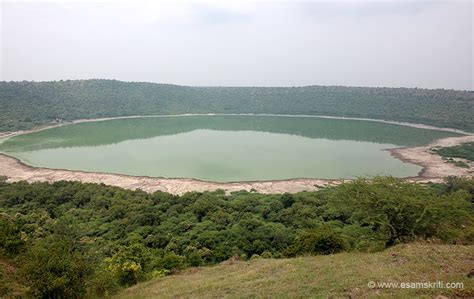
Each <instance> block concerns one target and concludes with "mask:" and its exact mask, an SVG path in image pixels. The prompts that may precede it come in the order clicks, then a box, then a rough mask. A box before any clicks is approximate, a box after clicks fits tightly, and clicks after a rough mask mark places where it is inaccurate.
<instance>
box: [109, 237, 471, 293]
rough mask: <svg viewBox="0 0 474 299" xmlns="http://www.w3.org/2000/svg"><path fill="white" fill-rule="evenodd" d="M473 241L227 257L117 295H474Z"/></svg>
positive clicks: (140, 285)
mask: <svg viewBox="0 0 474 299" xmlns="http://www.w3.org/2000/svg"><path fill="white" fill-rule="evenodd" d="M473 251H474V246H461V245H433V244H431V245H429V244H416V243H415V244H404V245H398V246H396V247H393V248H390V249H388V250H386V251H384V252H379V253H340V254H334V255H329V256H313V257H300V258H292V259H258V260H253V261H249V262H245V261H235V262H231V261H227V262H224V263H221V264H219V265H217V266H213V267H202V268H191V269H188V270H186V271H184V272H182V273H179V274H177V275H171V276H167V277H163V278H157V279H154V280H151V281H148V282H145V283H140V284H138V285H135V286H133V287H131V288H128V289H126V290H125V291H123V292H121V293H119V294H118V295H117V296H116V298H171V297H173V298H191V297H192V298H226V297H230V298H270V297H272V298H274V297H278V298H311V297H313V298H314V297H315V298H328V297H335V298H361V297H378V298H415V297H425V298H434V297H436V296H438V295H444V296H453V297H454V296H459V297H471V298H472V296H474V278H468V276H467V274H468V273H469V272H470V271H471V270H472V269H473V268H474V262H473V260H472V252H473ZM370 281H374V282H376V283H382V282H387V283H390V282H393V283H403V282H404V283H413V282H437V281H442V282H460V283H463V285H464V287H463V288H458V289H447V288H417V289H414V288H408V289H402V288H382V287H380V286H379V287H375V288H369V287H368V283H369V282H370Z"/></svg>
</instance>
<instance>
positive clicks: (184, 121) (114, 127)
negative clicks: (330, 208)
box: [0, 115, 456, 182]
mask: <svg viewBox="0 0 474 299" xmlns="http://www.w3.org/2000/svg"><path fill="white" fill-rule="evenodd" d="M448 136H456V134H455V133H450V132H443V131H433V130H424V129H416V128H410V127H406V126H400V125H393V124H384V123H377V122H370V121H358V120H334V119H321V118H314V117H277V116H231V115H228V116H224V115H216V116H179V117H153V118H134V119H116V120H109V121H100V122H90V123H80V124H74V125H66V126H62V127H57V128H53V129H49V130H44V131H39V132H35V133H32V134H26V135H20V136H16V137H12V138H9V139H7V140H5V141H4V142H2V143H1V144H0V151H2V152H4V153H7V154H9V155H12V156H15V157H17V158H19V159H20V160H21V161H23V162H25V163H26V164H29V165H33V166H43V167H49V168H62V169H73V170H84V171H94V172H110V173H121V174H129V175H139V176H157V177H172V178H178V177H179V178H196V179H201V180H208V181H218V182H229V181H253V180H276V179H290V178H336V179H337V178H354V177H358V176H364V177H367V176H375V175H392V176H396V177H407V176H415V175H417V173H418V172H419V171H420V170H421V168H420V167H419V166H416V165H412V164H407V163H403V162H401V161H400V160H398V159H395V158H393V157H391V156H390V153H389V152H388V151H384V150H383V149H387V148H393V147H400V146H416V145H423V144H427V143H429V142H431V141H432V140H434V139H438V138H443V137H448Z"/></svg>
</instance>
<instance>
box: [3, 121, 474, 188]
mask: <svg viewBox="0 0 474 299" xmlns="http://www.w3.org/2000/svg"><path fill="white" fill-rule="evenodd" d="M203 115H204V114H203ZM206 115H207V114H206ZM228 115H230V114H228ZM172 116H183V115H170V116H159V117H172ZM136 117H138V116H126V117H114V118H102V119H81V120H76V121H74V122H71V123H60V124H52V125H50V126H46V127H43V128H39V129H35V130H28V131H18V132H10V133H4V134H0V138H7V137H11V136H15V135H21V134H27V133H31V132H35V131H41V130H46V129H49V128H53V127H58V126H63V125H68V124H72V123H81V122H91V121H105V120H111V119H119V118H136ZM147 117H157V116H147ZM303 117H304V116H303ZM308 117H312V116H308ZM322 118H334V119H356V118H340V117H322ZM356 120H366V119H356ZM370 121H377V122H384V123H393V124H401V125H406V126H411V127H417V128H424V129H440V128H436V127H431V126H425V125H418V124H408V123H396V122H389V121H383V120H370ZM441 129H443V130H445V131H452V132H456V133H463V134H467V133H466V132H462V131H459V130H456V129H449V128H441ZM469 141H474V135H466V136H462V137H449V138H444V139H439V140H436V141H434V142H433V143H431V144H429V145H427V146H420V147H405V148H396V149H387V150H388V151H390V153H391V154H392V155H393V156H394V157H396V158H398V159H400V160H402V161H404V162H407V163H413V164H417V165H420V166H422V167H423V170H422V171H421V172H420V174H419V176H417V177H412V178H407V180H410V181H416V182H429V181H432V182H440V181H442V180H443V178H444V177H446V176H451V175H453V176H473V173H472V172H469V169H466V168H460V167H457V166H455V165H453V164H451V163H446V162H445V161H443V160H442V159H441V157H440V156H438V155H436V154H434V153H432V152H431V150H430V149H431V148H433V147H436V146H442V147H445V146H453V145H456V144H460V143H463V142H469ZM0 176H6V177H8V181H10V182H15V181H28V182H55V181H61V180H67V181H81V182H90V183H103V184H106V185H113V186H118V187H122V188H126V189H132V190H134V189H141V190H144V191H147V192H154V191H157V190H160V191H164V192H169V193H172V194H183V193H186V192H189V191H199V192H202V191H211V190H216V189H224V190H226V191H227V192H233V191H239V190H247V191H250V190H252V189H254V190H256V191H257V192H260V193H267V194H268V193H284V192H289V193H295V192H300V191H304V190H307V191H312V190H317V189H318V186H326V185H334V184H339V183H340V180H327V179H290V180H279V181H259V182H233V183H216V182H206V181H200V180H195V179H167V178H157V177H146V176H129V175H121V174H111V173H95V172H94V173H93V172H85V171H73V170H64V169H49V168H42V167H32V166H29V165H26V164H24V163H22V162H21V161H19V160H18V159H16V158H14V157H10V156H7V155H4V154H0Z"/></svg>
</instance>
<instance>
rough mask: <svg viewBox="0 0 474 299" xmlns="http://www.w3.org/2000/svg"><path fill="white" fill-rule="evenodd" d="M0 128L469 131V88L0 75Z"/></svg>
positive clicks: (473, 124)
mask: <svg viewBox="0 0 474 299" xmlns="http://www.w3.org/2000/svg"><path fill="white" fill-rule="evenodd" d="M0 111H2V113H1V114H0V132H1V131H14V130H19V129H30V128H33V127H36V126H41V125H45V124H48V123H51V122H52V121H54V120H55V119H57V118H60V119H64V120H74V119H80V118H99V117H114V116H130V115H159V114H161V115H162V114H182V113H266V114H293V115H296V114H309V115H331V116H345V117H361V118H376V119H385V120H394V121H407V122H414V123H423V124H427V125H434V126H443V127H452V128H457V129H463V130H469V131H474V117H473V115H474V92H472V91H456V90H444V89H437V90H429V89H417V88H368V87H342V86H305V87H189V86H177V85H169V84H155V83H139V82H121V81H115V80H74V81H69V80H68V81H55V82H26V81H23V82H0Z"/></svg>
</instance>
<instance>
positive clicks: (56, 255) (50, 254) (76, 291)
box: [23, 235, 91, 298]
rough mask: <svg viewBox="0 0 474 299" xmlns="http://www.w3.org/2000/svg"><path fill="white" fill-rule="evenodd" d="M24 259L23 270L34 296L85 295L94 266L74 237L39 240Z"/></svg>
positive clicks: (52, 237)
mask: <svg viewBox="0 0 474 299" xmlns="http://www.w3.org/2000/svg"><path fill="white" fill-rule="evenodd" d="M23 260H24V261H25V264H24V268H23V273H24V275H25V276H26V279H27V281H28V284H29V287H30V292H31V294H32V295H33V296H34V297H42V298H77V297H82V296H83V295H84V294H85V283H84V282H85V279H86V276H87V274H88V273H89V271H90V268H91V267H90V266H91V265H89V264H88V263H87V260H86V259H85V257H84V255H83V254H82V253H81V252H80V251H79V250H78V249H77V247H76V246H75V244H74V242H73V241H72V240H71V239H69V238H66V237H64V236H57V235H53V236H50V237H48V238H45V239H40V240H37V241H36V242H35V244H34V245H33V246H31V247H30V248H29V249H28V251H27V252H26V253H25V256H24V258H23Z"/></svg>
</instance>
